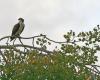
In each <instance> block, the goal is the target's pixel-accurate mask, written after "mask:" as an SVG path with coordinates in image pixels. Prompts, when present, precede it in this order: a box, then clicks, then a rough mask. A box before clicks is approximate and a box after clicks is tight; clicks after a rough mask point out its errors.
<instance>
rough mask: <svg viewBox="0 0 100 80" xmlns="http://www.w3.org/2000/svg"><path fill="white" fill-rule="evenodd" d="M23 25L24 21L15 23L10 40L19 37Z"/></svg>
mask: <svg viewBox="0 0 100 80" xmlns="http://www.w3.org/2000/svg"><path fill="white" fill-rule="evenodd" d="M24 27H25V25H24V23H22V24H20V23H17V24H15V25H14V27H13V30H12V34H11V37H10V41H12V40H13V39H15V38H17V37H19V36H20V34H21V33H22V32H23V30H24Z"/></svg>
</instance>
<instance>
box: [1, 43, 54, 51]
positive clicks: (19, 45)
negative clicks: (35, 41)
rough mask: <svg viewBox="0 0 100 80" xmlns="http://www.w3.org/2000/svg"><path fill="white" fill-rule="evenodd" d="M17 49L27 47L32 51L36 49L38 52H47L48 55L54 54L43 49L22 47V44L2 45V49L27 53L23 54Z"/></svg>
mask: <svg viewBox="0 0 100 80" xmlns="http://www.w3.org/2000/svg"><path fill="white" fill-rule="evenodd" d="M16 47H26V48H31V49H36V50H39V51H43V52H46V53H53V52H52V51H48V50H45V49H43V48H38V47H33V46H30V45H22V44H15V45H0V48H1V49H13V50H14V51H16V52H21V53H25V52H22V51H20V50H18V49H16Z"/></svg>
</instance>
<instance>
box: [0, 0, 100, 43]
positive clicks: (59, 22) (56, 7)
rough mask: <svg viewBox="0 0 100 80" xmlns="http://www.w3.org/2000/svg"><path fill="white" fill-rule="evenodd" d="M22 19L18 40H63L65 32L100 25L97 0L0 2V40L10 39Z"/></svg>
mask: <svg viewBox="0 0 100 80" xmlns="http://www.w3.org/2000/svg"><path fill="white" fill-rule="evenodd" d="M19 17H22V18H24V19H25V25H26V27H25V30H24V32H23V33H22V36H25V37H27V36H33V35H38V34H40V33H44V34H46V35H47V36H48V37H49V38H51V39H54V40H56V41H61V40H63V34H65V33H66V32H67V31H69V30H71V29H72V30H74V31H75V32H79V31H88V30H91V29H92V28H93V27H95V26H96V25H98V24H100V0H0V37H2V36H7V35H10V34H11V32H12V28H13V25H14V24H16V23H17V22H18V21H17V19H18V18H19Z"/></svg>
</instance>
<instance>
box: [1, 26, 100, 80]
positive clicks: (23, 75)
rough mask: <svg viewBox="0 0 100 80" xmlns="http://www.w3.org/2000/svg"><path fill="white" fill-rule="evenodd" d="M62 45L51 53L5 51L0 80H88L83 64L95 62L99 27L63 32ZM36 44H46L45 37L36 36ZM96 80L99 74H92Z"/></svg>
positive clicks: (99, 77) (89, 73)
mask: <svg viewBox="0 0 100 80" xmlns="http://www.w3.org/2000/svg"><path fill="white" fill-rule="evenodd" d="M64 38H65V39H66V42H67V43H65V44H62V45H61V49H60V50H58V51H54V52H53V53H51V54H40V53H39V51H37V50H30V52H28V53H27V54H25V55H24V54H19V53H16V52H14V51H13V50H5V51H4V56H5V57H6V59H7V63H3V64H0V70H1V74H0V75H1V77H0V80H92V76H91V74H92V73H91V70H90V69H89V68H87V67H86V65H91V64H95V62H96V61H97V56H95V54H96V53H97V51H99V50H100V48H99V44H98V43H99V42H100V28H99V26H97V28H94V29H93V31H89V32H80V33H79V34H77V35H76V34H75V32H73V31H72V30H71V31H70V32H68V33H67V34H65V35H64ZM36 43H37V45H39V46H41V47H43V46H45V49H46V47H47V46H46V44H50V43H49V42H48V41H47V40H46V39H42V38H38V40H37V41H36ZM96 77H97V80H99V79H100V75H99V74H97V75H96Z"/></svg>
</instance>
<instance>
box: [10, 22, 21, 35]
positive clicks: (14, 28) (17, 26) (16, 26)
mask: <svg viewBox="0 0 100 80" xmlns="http://www.w3.org/2000/svg"><path fill="white" fill-rule="evenodd" d="M19 27H20V25H19V24H18V23H17V24H15V25H14V27H13V30H12V36H13V35H15V34H16V32H17V31H18V29H19Z"/></svg>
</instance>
